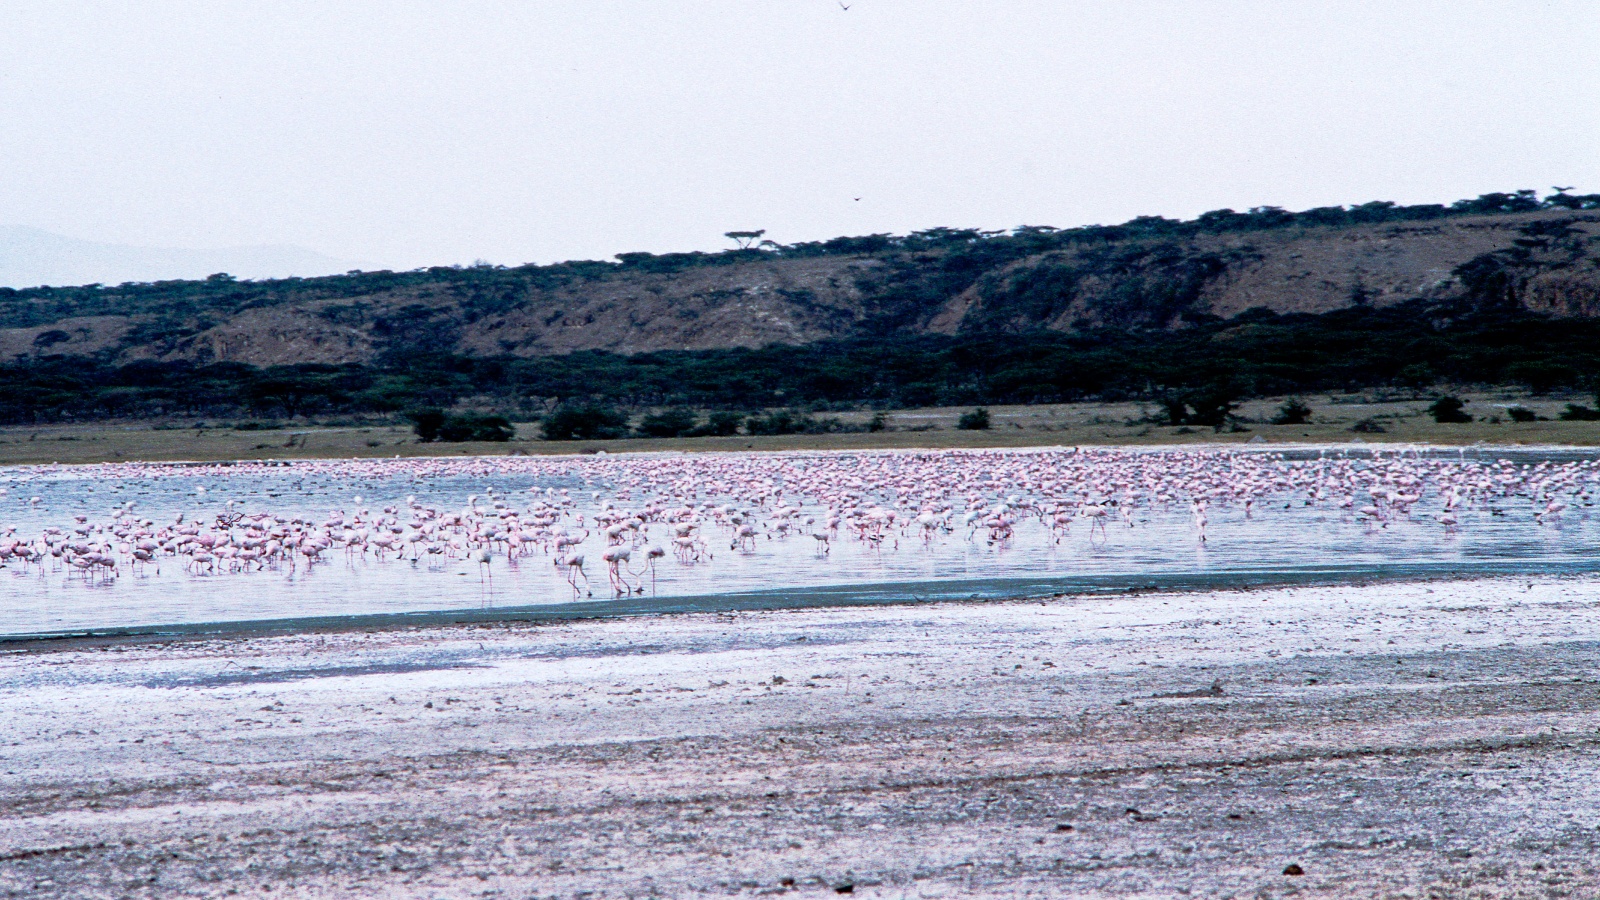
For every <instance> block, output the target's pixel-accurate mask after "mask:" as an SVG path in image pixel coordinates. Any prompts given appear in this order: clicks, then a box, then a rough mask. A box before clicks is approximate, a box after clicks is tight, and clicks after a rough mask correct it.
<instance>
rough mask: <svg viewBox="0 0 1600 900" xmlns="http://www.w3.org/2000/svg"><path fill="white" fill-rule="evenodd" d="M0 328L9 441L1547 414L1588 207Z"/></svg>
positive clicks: (1134, 227)
mask: <svg viewBox="0 0 1600 900" xmlns="http://www.w3.org/2000/svg"><path fill="white" fill-rule="evenodd" d="M0 316H3V318H4V321H5V322H6V323H7V325H8V327H6V328H4V329H0V387H3V388H5V390H3V391H0V421H8V422H32V421H50V420H58V419H64V418H80V419H81V418H105V417H151V416H173V415H177V416H190V417H192V416H254V417H284V416H289V417H304V416H328V415H351V414H357V415H362V414H393V413H395V412H398V411H402V410H406V409H412V408H416V407H419V406H440V407H452V406H455V407H462V408H475V409H481V410H494V411H498V412H503V413H508V414H514V415H523V416H527V415H538V414H540V413H541V412H542V411H544V410H546V409H548V408H549V407H550V406H551V405H552V404H554V403H556V402H558V401H566V402H571V401H592V402H604V403H615V404H622V405H628V406H634V407H640V406H665V405H693V406H699V407H702V408H704V407H710V408H723V409H746V410H749V409H761V408H771V407H779V406H796V405H804V406H811V407H819V406H820V407H826V406H829V405H832V406H840V405H845V406H851V405H861V404H874V405H887V406H894V405H926V404H967V403H1001V402H1009V403H1027V402H1039V401H1058V400H1073V399H1081V398H1087V397H1095V398H1101V399H1117V398H1152V399H1153V398H1156V397H1158V396H1163V395H1171V394H1172V393H1173V392H1175V391H1178V392H1185V391H1186V392H1190V393H1191V394H1192V393H1193V392H1196V391H1199V392H1201V393H1202V394H1204V395H1205V396H1204V397H1199V396H1198V395H1197V396H1196V397H1192V398H1191V399H1192V400H1194V402H1197V403H1211V402H1213V401H1215V400H1216V399H1217V398H1218V397H1221V396H1223V395H1228V396H1248V395H1251V394H1260V393H1263V392H1276V393H1282V392H1291V391H1307V390H1322V389H1325V388H1326V389H1333V388H1353V387H1363V386H1369V385H1377V384H1402V385H1406V386H1408V387H1411V388H1413V389H1419V388H1421V387H1424V386H1426V385H1428V384H1432V383H1434V382H1436V381H1449V382H1456V383H1463V382H1467V383H1497V382H1505V381H1517V382H1521V383H1524V384H1527V385H1528V386H1530V387H1531V388H1533V389H1535V390H1550V389H1554V388H1559V387H1578V386H1584V385H1587V384H1589V383H1590V381H1591V379H1592V377H1593V376H1594V375H1595V373H1596V372H1600V349H1597V348H1600V195H1588V196H1581V197H1578V196H1571V195H1567V194H1558V195H1554V196H1551V197H1546V198H1544V199H1543V200H1540V199H1538V198H1536V197H1535V196H1533V195H1532V193H1531V192H1518V193H1514V194H1488V195H1484V196H1482V197H1479V198H1478V199H1476V200H1468V201H1461V202H1458V203H1456V204H1452V205H1451V206H1448V207H1446V206H1410V207H1401V206H1396V205H1394V204H1390V203H1369V204H1365V205H1362V206H1356V207H1330V208H1326V209H1315V210H1307V211H1304V212H1299V213H1292V212H1286V211H1284V210H1281V209H1275V208H1259V209H1253V210H1250V211H1249V212H1246V213H1234V212H1232V211H1228V210H1221V211H1217V212H1213V213H1207V214H1205V215H1202V216H1200V217H1198V218H1196V219H1194V220H1190V221H1175V220H1171V219H1162V218H1155V217H1144V218H1140V219H1135V220H1133V221H1131V222H1127V223H1124V224H1122V225H1115V226H1094V227H1088V228H1077V229H1067V230H1056V229H1051V228H1036V227H1031V228H1019V229H1016V230H1013V231H1010V232H1004V233H994V232H979V231H976V230H958V229H948V228H939V229H931V230H928V231H922V232H916V233H913V234H911V235H905V236H891V235H868V236H864V237H847V238H836V239H833V240H830V241H825V242H815V243H806V244H791V245H777V244H771V243H768V244H764V245H763V246H761V247H759V248H752V249H744V250H734V251H728V252H724V253H716V254H705V253H683V254H667V255H652V254H643V253H633V254H622V255H620V256H619V257H618V258H617V260H616V261H614V262H573V263H561V264H555V265H546V266H522V267H516V268H503V267H493V266H477V267H469V268H432V269H424V270H417V271H411V272H365V273H350V274H347V275H338V276H329V277H323V278H293V279H279V280H266V281H241V280H237V279H235V278H233V277H231V276H228V275H214V276H212V277H210V278H207V279H204V280H200V281H169V282H156V283H150V284H124V285H119V286H115V287H108V286H101V285H91V286H86V287H75V288H35V289H28V290H10V289H0ZM1207 398H1209V399H1207Z"/></svg>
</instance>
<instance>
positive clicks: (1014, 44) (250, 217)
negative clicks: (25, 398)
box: [0, 0, 1600, 269]
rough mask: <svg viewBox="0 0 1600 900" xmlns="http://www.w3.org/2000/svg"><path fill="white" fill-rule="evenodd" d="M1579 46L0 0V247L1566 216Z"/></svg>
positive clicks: (1052, 6) (1535, 18)
mask: <svg viewBox="0 0 1600 900" xmlns="http://www.w3.org/2000/svg"><path fill="white" fill-rule="evenodd" d="M1596 46H1600V3H1597V2H1595V0H1574V2H1533V0H1520V2H1497V3H1484V2H1478V3H1473V2H1463V0H1449V2H1437V3H1421V2H1404V0H1384V2H1379V0H1370V2H1357V0H1342V2H1326V3H1324V2H1310V0H1273V2H1259V3H1256V2H1221V0H1218V2H1138V0H1115V2H1105V3H1078V2H1068V0H1050V2H1026V0H1011V2H1008V0H987V2H944V0H849V9H844V8H842V6H841V4H840V2H839V0H676V2H666V0H662V2H603V0H581V2H554V0H551V2H488V0H483V2H448V0H426V2H400V0H383V2H357V0H339V2H327V0H321V2H285V0H276V2H273V3H260V2H248V3H245V2H238V3H231V2H223V0H204V2H194V3H180V2H164V0H143V2H121V3H109V2H107V3H93V2H70V3H63V2H60V0H43V2H14V0H0V225H23V226H31V227H35V228H41V229H45V230H48V231H52V232H56V233H60V234H65V235H70V236H72V237H76V238H82V239H87V240H95V241H105V242H111V243H124V244H139V245H154V246H170V247H195V248H201V247H220V246H229V245H241V244H294V245H299V246H301V247H305V248H309V249H311V250H315V251H317V252H319V253H323V254H327V255H329V256H334V257H338V258H340V259H348V260H357V261H361V262H362V263H364V264H366V265H367V266H368V267H369V268H377V267H390V268H396V269H403V268H412V267H416V266H426V265H439V264H451V263H470V262H472V261H473V260H475V259H479V258H482V259H487V260H489V261H492V262H496V263H505V264H513V265H514V264H518V263H522V262H551V261H556V260H562V259H578V258H606V257H609V256H611V255H612V254H614V253H618V252H624V251H632V250H649V251H655V252H665V251H673V250H693V249H705V250H714V249H721V248H724V247H726V246H729V242H728V241H727V240H725V239H724V238H723V237H722V233H723V232H725V231H729V230H735V229H739V230H742V229H756V228H765V229H766V230H767V237H769V238H772V239H774V240H778V241H780V242H785V243H787V242H790V241H796V240H812V239H823V238H828V237H833V236H836V235H841V234H866V233H872V232H907V231H912V230H916V229H921V228H928V227H932V226H940V225H944V226H952V227H982V228H1010V227H1013V226H1016V225H1022V224H1048V225H1057V226H1070V225H1081V224H1089V223H1097V222H1098V223H1110V222H1119V221H1123V220H1126V219H1128V218H1131V217H1133V216H1136V215H1142V214H1161V215H1168V216H1178V217H1189V216H1193V215H1195V214H1197V213H1200V212H1203V211H1205V210H1208V209H1216V208H1219V207H1232V208H1234V209H1241V210H1242V209H1245V208H1248V207H1251V206H1257V205H1276V206H1284V207H1288V208H1291V209H1302V208H1306V207H1310V206H1319V205H1331V204H1342V203H1358V202H1363V201H1367V200H1374V199H1389V200H1395V201H1399V202H1408V203H1415V202H1448V201H1451V200H1454V199H1458V198H1461V197H1467V196H1475V195H1477V194H1480V193H1483V192H1486V191H1493V190H1514V189H1518V188H1534V189H1537V190H1539V191H1540V192H1541V193H1545V192H1547V191H1548V190H1549V188H1550V187H1551V186H1552V185H1575V186H1577V187H1578V188H1579V190H1580V191H1583V192H1600V54H1597V53H1596V52H1595V47H1596ZM856 198H860V199H856Z"/></svg>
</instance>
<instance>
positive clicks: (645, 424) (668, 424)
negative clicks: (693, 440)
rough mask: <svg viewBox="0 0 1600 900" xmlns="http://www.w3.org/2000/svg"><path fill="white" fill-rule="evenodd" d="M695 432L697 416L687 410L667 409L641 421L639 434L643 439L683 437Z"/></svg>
mask: <svg viewBox="0 0 1600 900" xmlns="http://www.w3.org/2000/svg"><path fill="white" fill-rule="evenodd" d="M694 431H695V416H694V413H692V412H690V411H689V410H687V409H665V410H662V411H661V412H657V413H651V414H650V415H648V416H645V417H644V418H643V419H641V420H639V428H638V432H639V435H640V436H641V437H652V438H674V437H683V436H685V435H688V434H692V433H693V432H694Z"/></svg>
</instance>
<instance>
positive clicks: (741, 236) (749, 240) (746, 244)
mask: <svg viewBox="0 0 1600 900" xmlns="http://www.w3.org/2000/svg"><path fill="white" fill-rule="evenodd" d="M766 233H767V230H766V229H765V228H762V229H761V230H759V231H730V232H727V233H726V234H724V235H723V237H726V238H732V239H733V240H734V241H735V242H737V243H738V245H739V249H740V250H749V249H750V245H751V244H754V243H755V242H756V241H759V240H761V236H762V235H763V234H766Z"/></svg>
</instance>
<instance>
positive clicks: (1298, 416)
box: [1272, 397, 1311, 425]
mask: <svg viewBox="0 0 1600 900" xmlns="http://www.w3.org/2000/svg"><path fill="white" fill-rule="evenodd" d="M1310 421H1311V407H1310V406H1308V405H1306V402H1305V401H1304V400H1301V399H1300V398H1299V397H1290V398H1289V399H1288V400H1286V401H1284V404H1283V405H1282V406H1280V407H1278V414H1277V415H1275V416H1273V417H1272V424H1274V425H1304V424H1306V423H1307V422H1310Z"/></svg>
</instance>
